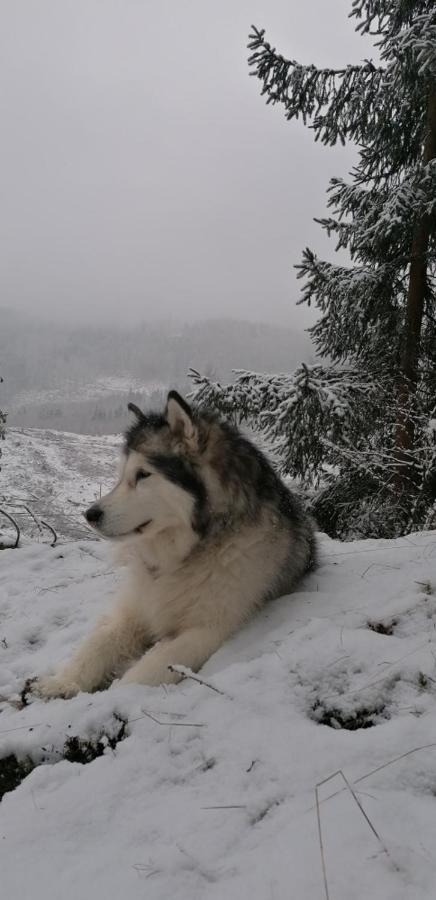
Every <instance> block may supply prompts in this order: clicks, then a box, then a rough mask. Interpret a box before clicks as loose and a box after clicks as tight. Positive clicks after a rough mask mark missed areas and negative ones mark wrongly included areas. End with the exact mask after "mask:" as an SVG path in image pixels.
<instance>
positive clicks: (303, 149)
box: [0, 0, 370, 327]
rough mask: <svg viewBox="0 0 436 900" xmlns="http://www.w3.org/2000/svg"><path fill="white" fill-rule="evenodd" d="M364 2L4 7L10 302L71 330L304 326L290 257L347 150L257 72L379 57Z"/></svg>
mask: <svg viewBox="0 0 436 900" xmlns="http://www.w3.org/2000/svg"><path fill="white" fill-rule="evenodd" d="M350 7H351V0H334V2H332V0H330V2H328V0H305V2H304V3H302V2H301V0H251V2H249V0H37V2H36V0H0V12H1V17H0V18H1V33H0V116H1V123H2V149H1V157H2V161H1V167H0V192H1V204H0V279H1V295H0V297H1V299H0V304H1V305H8V306H11V307H14V308H17V309H23V310H24V309H26V310H30V309H31V310H32V311H33V312H39V311H40V312H41V313H49V314H50V315H53V314H56V315H58V316H62V317H68V318H69V319H73V320H74V321H79V320H80V321H86V320H91V319H92V320H93V321H95V320H96V319H97V320H102V321H103V320H104V319H105V318H106V317H107V318H109V319H110V320H111V321H114V320H115V321H119V322H122V321H124V320H125V319H126V320H127V321H128V322H129V323H131V322H134V321H135V319H138V318H140V319H142V320H146V319H147V318H149V317H153V318H156V317H158V316H165V315H169V314H170V315H171V314H173V315H175V316H177V317H181V318H188V317H189V318H192V317H199V316H201V317H210V316H217V315H232V316H237V317H248V318H251V319H264V320H270V321H275V322H281V323H283V324H287V325H291V326H295V327H305V326H306V325H307V323H308V321H309V320H310V313H308V312H307V311H306V309H305V308H303V307H297V308H296V307H295V300H296V299H297V297H298V291H299V283H297V282H296V281H295V274H294V272H293V270H292V264H293V263H295V262H298V261H299V258H300V255H301V250H302V248H303V247H304V246H305V245H307V244H309V245H311V246H312V247H313V249H316V250H318V251H319V252H321V253H328V254H329V255H331V253H332V250H333V245H331V246H330V244H329V243H328V242H327V241H326V239H325V238H324V236H323V235H322V233H321V229H320V228H319V227H318V226H316V225H315V224H314V223H313V222H312V219H313V216H316V215H318V216H319V215H322V214H323V211H324V208H325V188H326V186H327V181H328V178H329V177H330V176H331V175H334V174H335V175H341V174H346V173H347V171H348V170H349V168H350V164H351V161H352V158H353V154H352V151H351V150H350V149H347V150H345V151H344V150H342V149H341V148H335V149H333V150H331V149H326V148H324V147H322V146H319V145H315V144H314V142H313V138H312V135H311V133H310V132H309V131H307V130H306V129H305V128H304V126H303V125H302V124H301V123H287V122H286V121H285V119H284V116H283V111H282V108H281V107H278V106H277V107H274V108H273V107H267V106H266V105H265V102H264V99H263V98H261V97H260V82H258V80H257V79H255V78H249V77H248V68H247V62H246V60H247V50H246V43H247V35H248V32H249V27H250V24H251V23H252V22H254V23H255V24H256V25H257V26H258V27H265V28H266V31H267V36H268V39H269V40H270V41H272V43H273V44H274V45H275V46H276V47H277V48H278V49H279V50H280V51H281V52H283V53H284V54H285V55H286V56H288V57H291V58H296V59H298V60H300V61H302V62H317V63H319V64H322V65H339V64H343V63H346V62H356V61H359V60H361V59H362V58H363V57H364V56H367V55H369V54H370V49H369V46H368V44H367V43H366V42H365V41H364V39H362V38H360V37H359V36H358V35H356V34H355V33H354V24H353V23H354V20H351V21H350V20H348V19H347V14H348V12H349V9H350Z"/></svg>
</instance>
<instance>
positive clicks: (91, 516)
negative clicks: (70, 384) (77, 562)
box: [85, 391, 208, 538]
mask: <svg viewBox="0 0 436 900" xmlns="http://www.w3.org/2000/svg"><path fill="white" fill-rule="evenodd" d="M129 410H130V411H131V412H132V413H133V414H134V416H135V421H134V423H133V425H132V426H131V428H130V429H129V430H128V432H127V433H126V439H125V445H124V456H123V461H122V467H121V474H120V479H119V481H118V483H117V484H116V485H115V487H114V488H113V490H112V491H110V493H109V494H106V496H104V497H102V498H101V499H100V500H99V501H98V502H97V503H94V504H93V505H92V506H91V507H90V508H89V509H88V510H87V511H86V513H85V517H86V519H87V521H88V522H89V524H90V525H92V526H93V528H95V529H96V530H97V531H98V532H99V534H101V535H103V536H104V537H108V538H128V537H129V538H134V537H135V535H141V534H143V535H144V536H145V535H146V534H147V533H153V534H157V533H158V532H159V531H162V530H163V529H165V528H170V527H172V526H173V527H174V526H180V525H185V526H187V527H189V528H191V529H192V531H193V532H194V533H197V534H198V536H199V537H200V536H201V534H202V533H204V531H205V529H206V528H207V520H208V502H207V492H206V488H205V485H204V482H203V480H202V478H201V477H200V474H199V467H198V465H197V464H196V461H197V458H198V453H199V441H200V437H199V424H198V421H196V417H195V415H194V413H193V411H192V410H191V408H190V407H189V405H188V404H187V403H186V401H185V400H183V398H182V397H180V395H179V394H177V393H176V391H171V392H170V393H169V394H168V398H167V404H166V409H165V412H164V413H163V414H156V413H150V414H148V415H146V414H145V413H143V412H142V411H141V410H140V409H139V408H138V407H137V406H135V405H134V404H133V403H129Z"/></svg>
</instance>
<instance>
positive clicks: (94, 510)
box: [85, 503, 103, 525]
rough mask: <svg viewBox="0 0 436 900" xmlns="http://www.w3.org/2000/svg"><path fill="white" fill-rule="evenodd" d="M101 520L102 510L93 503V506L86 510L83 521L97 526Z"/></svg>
mask: <svg viewBox="0 0 436 900" xmlns="http://www.w3.org/2000/svg"><path fill="white" fill-rule="evenodd" d="M102 518H103V510H102V509H101V507H100V506H97V504H96V503H94V505H93V506H90V507H89V509H87V510H86V513H85V519H86V521H87V522H89V524H90V525H98V523H99V522H100V521H101V519H102Z"/></svg>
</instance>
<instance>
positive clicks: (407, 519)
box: [195, 0, 436, 536]
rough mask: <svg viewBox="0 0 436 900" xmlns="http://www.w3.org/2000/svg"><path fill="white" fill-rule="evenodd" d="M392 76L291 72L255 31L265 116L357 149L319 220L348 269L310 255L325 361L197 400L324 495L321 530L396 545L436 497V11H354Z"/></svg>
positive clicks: (310, 295) (307, 278)
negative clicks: (254, 437) (256, 434)
mask: <svg viewBox="0 0 436 900" xmlns="http://www.w3.org/2000/svg"><path fill="white" fill-rule="evenodd" d="M350 16H352V17H355V19H356V20H357V30H358V31H360V32H361V33H362V34H370V35H374V36H375V38H376V46H377V47H378V51H379V56H380V65H375V64H374V63H373V62H371V61H369V60H365V61H364V63H363V64H362V65H357V66H354V65H349V66H346V67H345V68H343V69H338V70H336V69H318V68H316V67H315V66H314V65H301V64H299V63H297V62H295V61H291V60H286V59H284V57H283V56H281V55H280V54H279V53H278V52H277V51H276V50H275V49H274V48H273V47H271V45H270V44H269V43H268V42H267V40H266V39H265V33H264V31H263V30H260V31H259V30H257V29H256V28H253V31H252V33H251V35H250V42H249V48H250V50H251V51H252V53H251V56H250V59H249V64H250V66H251V74H252V75H255V76H256V77H257V78H259V79H260V81H261V83H262V94H263V95H264V96H266V99H267V103H273V104H275V103H280V104H282V105H283V107H284V109H285V114H286V118H287V119H289V120H291V119H294V118H295V119H298V118H301V119H302V120H303V123H304V124H305V125H308V126H309V127H310V128H311V129H312V130H313V132H314V136H315V140H320V141H321V142H322V143H324V144H326V145H334V144H335V143H336V142H337V141H341V142H342V143H345V142H346V141H348V140H351V141H354V142H355V143H356V144H357V145H358V147H359V158H358V163H357V165H356V167H355V168H354V169H353V171H352V172H351V173H350V179H351V180H350V181H349V182H346V181H344V180H343V179H340V178H333V179H331V181H330V187H329V197H328V206H329V207H330V209H331V211H332V215H331V216H329V217H326V218H323V219H320V220H318V221H319V222H320V225H321V226H322V228H324V229H325V231H326V232H327V234H328V235H329V236H330V235H334V236H335V237H336V242H337V244H336V249H339V248H343V249H345V250H346V251H347V252H348V255H349V259H350V264H349V265H338V264H332V263H330V262H326V261H323V260H321V259H319V258H318V257H317V256H316V255H315V253H314V252H313V251H312V250H309V249H306V250H305V251H304V253H303V258H302V261H301V263H300V264H299V265H298V266H297V269H298V270H299V271H298V276H299V277H300V278H301V279H302V280H303V290H302V296H301V300H300V301H299V302H306V303H308V304H309V305H310V304H311V303H314V304H315V306H316V307H317V308H318V310H319V311H320V317H319V318H318V320H317V322H316V324H315V325H314V326H313V327H312V328H311V329H309V331H310V333H311V337H312V340H313V342H314V344H315V347H316V350H317V352H318V355H319V358H320V361H321V360H322V359H325V360H326V365H321V364H320V365H315V366H312V367H308V366H302V367H301V368H300V369H298V370H297V371H296V372H295V373H294V375H292V376H285V375H280V376H262V375H258V374H254V373H248V372H239V373H236V381H235V383H234V384H232V385H229V386H227V387H222V386H221V385H218V384H213V383H212V382H211V381H209V380H207V379H204V378H201V377H200V376H198V375H197V376H195V378H196V381H197V388H198V392H197V399H198V401H199V402H203V401H207V402H213V403H214V404H215V405H216V406H217V407H218V408H219V409H221V410H222V411H225V412H226V413H234V414H236V415H238V416H239V417H241V418H247V419H250V420H252V421H254V422H256V423H257V425H259V426H260V427H262V428H264V429H266V430H267V431H268V432H269V434H270V436H272V437H273V438H274V440H275V442H276V443H277V442H278V444H279V451H280V455H281V461H282V462H281V465H282V470H283V471H284V472H286V473H290V474H292V475H297V476H299V477H301V479H303V480H304V481H306V482H312V483H313V482H315V483H316V482H317V481H319V480H320V479H321V480H322V481H323V484H324V489H323V490H322V491H321V492H320V493H319V494H318V495H317V498H316V500H315V503H314V507H315V513H316V515H317V517H318V521H319V523H320V526H321V527H323V528H325V529H326V530H328V531H329V532H330V533H336V534H339V535H341V536H352V535H354V534H356V533H357V534H362V535H374V536H378V535H383V534H384V535H394V534H399V533H401V532H404V531H406V530H409V529H411V528H413V527H423V526H424V525H429V524H431V523H432V521H433V518H432V517H433V507H434V498H435V497H436V446H435V435H436V405H435V404H436V390H435V388H436V370H435V363H436V311H435V275H436V3H435V2H434V0H353V2H352V9H351V13H350Z"/></svg>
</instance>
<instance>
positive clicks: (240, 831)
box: [0, 532, 436, 900]
mask: <svg viewBox="0 0 436 900" xmlns="http://www.w3.org/2000/svg"><path fill="white" fill-rule="evenodd" d="M121 577H122V572H118V573H117V574H114V573H113V571H112V565H111V561H110V556H109V550H108V547H107V545H105V544H103V543H99V542H89V541H82V542H68V543H65V544H64V545H63V546H60V547H58V548H51V547H50V546H45V545H30V546H26V547H24V548H23V549H20V550H15V551H13V550H7V551H2V552H1V553H0V694H1V695H2V696H3V697H6V698H14V697H15V698H16V697H17V692H18V691H19V689H20V687H21V686H22V684H23V680H24V679H25V678H26V677H27V676H28V675H31V674H34V673H36V672H40V671H44V670H46V669H49V668H51V667H53V666H55V665H56V664H57V663H58V662H60V661H61V660H62V659H64V658H65V656H66V655H67V654H68V653H69V652H70V651H71V649H72V648H73V646H74V645H75V644H76V643H77V641H78V640H80V638H81V637H82V636H83V635H84V634H86V632H87V631H88V629H89V627H90V625H91V623H92V622H93V621H94V620H95V618H96V617H97V616H98V614H99V613H100V612H101V611H102V610H103V609H105V608H107V605H108V603H110V600H111V596H112V595H113V593H114V591H115V590H116V587H117V582H118V581H119V579H120V578H121ZM435 592H436V533H434V532H433V533H420V534H414V535H411V536H410V537H408V538H403V539H400V540H397V541H378V542H377V541H367V542H359V543H354V544H339V543H337V542H334V541H330V540H329V539H327V538H323V539H322V546H321V561H320V565H319V567H318V569H317V571H316V572H315V573H313V574H312V575H311V576H310V577H308V578H307V579H306V581H305V582H304V583H303V584H302V585H301V587H300V590H299V591H298V592H297V593H295V594H294V595H292V596H290V597H284V598H282V599H281V600H279V601H276V602H274V603H272V604H270V605H269V606H268V607H267V608H266V609H265V610H264V611H263V612H262V613H261V614H260V615H258V616H257V618H256V619H255V620H253V622H252V623H251V624H250V625H249V626H248V627H247V628H245V630H244V631H242V632H241V633H240V634H239V635H237V636H235V637H234V639H233V640H231V641H230V642H229V643H228V644H227V645H226V646H225V647H223V648H222V650H221V651H220V652H218V653H217V654H215V656H214V657H213V658H212V659H211V660H210V661H209V663H208V664H207V665H206V666H205V667H204V669H203V670H202V672H201V673H200V677H202V678H203V679H204V680H205V681H207V682H209V683H210V684H211V685H213V686H214V687H216V688H217V689H218V690H219V691H220V692H222V693H217V692H216V691H214V690H212V689H211V688H210V687H208V686H206V685H201V684H198V683H195V682H193V681H191V680H189V679H187V680H185V681H184V682H183V683H182V684H180V685H177V686H171V687H168V688H165V689H164V688H146V687H140V686H130V687H124V688H121V687H119V686H116V685H115V686H113V687H112V688H111V689H110V690H108V691H105V692H102V693H99V694H94V695H86V694H82V695H79V696H78V697H76V698H74V699H72V700H69V701H63V700H55V701H51V702H49V703H43V702H41V701H39V700H35V701H34V702H32V703H31V705H30V706H28V707H26V708H24V709H22V710H18V709H15V708H14V707H13V706H11V705H10V704H9V703H7V702H6V701H4V702H2V703H0V757H1V758H3V759H4V758H5V757H7V756H8V755H12V754H16V755H17V756H18V757H20V758H25V757H26V756H28V757H29V758H31V759H32V760H33V762H34V763H39V762H41V761H42V762H43V764H42V765H38V766H37V767H36V768H34V769H33V771H32V772H31V773H30V774H29V775H28V777H27V778H25V779H24V780H23V781H22V783H21V784H20V785H19V787H17V788H16V790H15V791H13V792H9V793H6V794H5V796H4V798H3V801H2V802H1V804H0V872H1V889H2V896H4V897H5V898H6V897H7V898H8V900H43V898H44V900H47V898H50V900H51V898H53V900H58V898H62V900H73V898H77V897H82V898H85V900H87V898H92V900H103V898H104V900H112V898H113V900H115V898H117V900H119V897H120V896H123V897H126V898H129V900H136V898H138V900H139V898H141V900H142V898H147V900H170V898H174V900H175V898H177V900H223V898H225V900H245V898H247V900H248V898H250V900H289V898H292V900H318V898H319V900H323V898H325V897H326V893H325V886H324V881H323V872H322V866H321V854H320V841H319V833H318V825H317V814H316V804H315V785H316V784H317V783H318V782H321V781H322V780H324V779H326V778H328V776H330V775H332V774H333V773H335V772H337V771H338V770H342V771H343V773H344V775H345V777H346V778H347V779H348V781H349V783H350V785H351V786H352V787H353V785H354V787H353V790H355V792H356V794H355V796H356V797H357V799H358V800H359V803H361V804H362V807H363V809H364V810H365V813H366V814H367V816H368V817H369V819H370V821H371V823H372V824H373V827H374V828H375V829H376V832H377V834H378V835H379V838H380V840H379V839H378V838H377V837H376V836H375V834H374V833H373V831H372V830H371V828H370V827H369V824H368V822H367V821H366V819H365V818H364V816H363V813H362V811H361V810H360V808H359V807H358V805H357V804H356V802H355V799H354V798H353V795H352V793H351V792H350V790H348V789H344V782H343V780H341V777H340V776H336V778H334V779H333V780H331V781H330V782H329V783H327V784H325V785H323V786H322V787H321V788H320V792H319V794H320V801H321V802H320V820H321V835H322V841H323V846H324V858H325V866H326V878H327V884H328V890H329V896H330V900H369V898H371V900H406V898H407V900H412V898H413V900H433V898H434V896H435V883H436V854H435V852H434V847H435V846H436V696H435V695H436V665H435V659H436V656H435V654H436V631H435V625H436V593H435ZM368 623H369V624H370V625H371V627H369V624H368ZM383 632H384V633H383ZM119 717H122V718H124V719H125V720H127V726H126V727H127V736H126V737H125V739H124V740H120V741H119V743H117V744H116V746H115V747H114V749H111V748H110V746H107V749H106V750H105V752H104V753H103V755H102V756H100V757H99V758H97V759H95V760H94V761H92V762H90V763H89V764H87V765H82V764H80V763H77V762H69V761H66V760H65V759H63V758H62V756H63V754H64V748H65V742H66V741H68V739H69V738H71V737H72V736H73V737H81V738H83V739H85V738H90V739H93V740H94V741H95V740H96V739H98V737H99V736H100V735H101V734H102V732H105V733H106V735H107V736H108V738H111V737H112V736H114V735H116V734H117V732H119V722H120V719H119ZM341 725H342V726H346V727H341ZM364 725H366V726H367V727H362V726H364ZM356 726H360V727H357V728H356ZM353 729H354V730H353ZM427 745H430V746H427ZM425 747H427V748H426V749H422V748H425ZM418 748H421V749H418ZM406 754H407V755H406ZM0 774H1V763H0ZM382 844H383V846H382ZM383 847H384V848H385V849H383ZM386 851H387V852H386Z"/></svg>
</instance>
